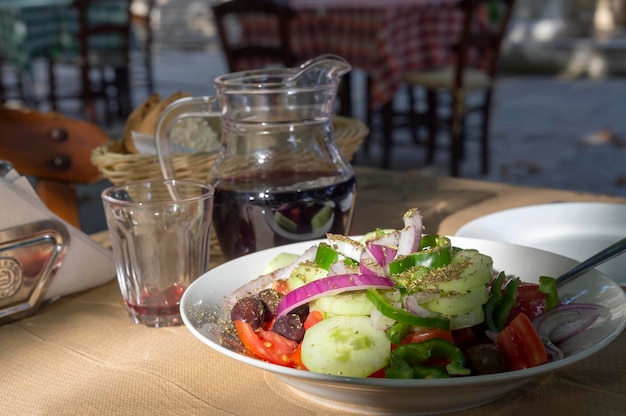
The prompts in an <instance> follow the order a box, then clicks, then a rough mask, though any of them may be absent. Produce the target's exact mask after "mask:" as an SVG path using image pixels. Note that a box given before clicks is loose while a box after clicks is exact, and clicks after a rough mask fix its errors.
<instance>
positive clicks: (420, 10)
mask: <svg viewBox="0 0 626 416" xmlns="http://www.w3.org/2000/svg"><path fill="white" fill-rule="evenodd" d="M457 3H458V0H412V1H409V0H377V1H372V0H360V1H356V0H334V1H332V2H331V1H328V2H327V1H315V2H313V1H311V0H290V1H289V5H290V6H291V7H292V8H293V9H294V10H295V11H296V14H297V16H296V18H295V19H294V21H293V22H292V26H291V33H292V35H293V37H292V48H293V50H294V52H295V53H296V55H297V56H298V57H299V58H300V60H302V61H305V60H307V59H310V58H313V57H315V56H318V55H321V54H325V53H333V54H337V55H340V56H342V57H344V58H345V59H346V60H348V61H349V62H350V64H351V65H352V66H353V67H354V68H358V69H361V70H364V71H366V72H367V73H368V75H369V76H370V79H371V80H372V90H371V91H370V103H369V104H370V107H372V108H375V107H377V106H380V105H382V104H384V103H386V102H388V101H389V100H391V99H392V98H393V96H394V94H395V92H396V90H397V89H398V87H399V86H400V84H401V83H402V80H403V77H404V75H405V74H406V73H407V72H409V71H414V70H419V69H424V68H429V67H430V68H432V67H436V66H441V65H443V64H445V63H447V62H448V60H449V53H448V51H449V48H450V45H451V44H452V43H453V42H454V41H455V39H456V38H457V36H458V33H459V31H460V30H461V24H462V17H461V14H460V10H459V9H458V8H457V7H456V4H457ZM246 33H247V36H254V37H256V38H268V40H269V39H272V38H274V39H276V37H275V36H276V30H275V28H272V27H269V26H268V22H267V21H263V20H258V21H255V22H254V23H253V22H248V25H247V29H246Z"/></svg>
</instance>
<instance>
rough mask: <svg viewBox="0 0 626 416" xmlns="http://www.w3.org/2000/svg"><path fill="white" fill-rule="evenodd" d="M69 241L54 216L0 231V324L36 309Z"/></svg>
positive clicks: (65, 232)
mask: <svg viewBox="0 0 626 416" xmlns="http://www.w3.org/2000/svg"><path fill="white" fill-rule="evenodd" d="M69 243H70V234H69V232H68V230H67V227H65V225H63V224H62V223H61V222H60V221H56V220H53V219H46V220H41V221H36V222H31V223H27V224H22V225H18V226H16V227H12V228H8V229H5V230H0V323H6V322H10V321H14V320H18V319H22V318H24V317H26V316H28V315H31V314H33V313H34V312H35V311H36V310H37V309H38V308H39V306H40V305H41V303H42V301H43V299H44V295H45V293H46V291H47V289H48V287H49V286H50V284H51V283H52V280H53V279H54V277H55V275H56V273H57V271H58V269H59V267H60V266H61V264H62V262H63V259H64V257H65V254H66V253H67V250H68V246H69Z"/></svg>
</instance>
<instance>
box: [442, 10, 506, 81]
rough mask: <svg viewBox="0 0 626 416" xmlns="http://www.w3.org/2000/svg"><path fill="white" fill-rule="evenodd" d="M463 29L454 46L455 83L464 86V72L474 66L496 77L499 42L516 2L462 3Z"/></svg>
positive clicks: (500, 43)
mask: <svg viewBox="0 0 626 416" xmlns="http://www.w3.org/2000/svg"><path fill="white" fill-rule="evenodd" d="M459 6H460V7H461V9H462V13H463V27H462V31H461V34H460V35H461V37H460V40H459V42H458V43H457V44H456V45H455V46H454V52H455V56H454V59H455V68H456V72H455V84H456V85H457V86H458V87H461V86H462V85H463V71H464V69H465V68H467V67H468V66H470V67H471V66H477V67H480V68H481V69H482V70H484V71H485V72H486V73H487V75H488V76H489V77H490V78H491V79H493V78H495V76H496V71H497V67H498V59H499V57H500V50H501V45H502V40H503V39H504V36H505V35H506V32H507V28H508V25H509V21H510V19H511V15H512V12H513V8H514V7H515V0H462V1H461V2H460V3H459Z"/></svg>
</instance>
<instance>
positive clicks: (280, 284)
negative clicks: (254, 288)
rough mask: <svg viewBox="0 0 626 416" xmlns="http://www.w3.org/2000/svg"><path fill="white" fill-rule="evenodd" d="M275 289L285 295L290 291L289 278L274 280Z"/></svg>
mask: <svg viewBox="0 0 626 416" xmlns="http://www.w3.org/2000/svg"><path fill="white" fill-rule="evenodd" d="M274 289H275V290H276V291H277V292H278V293H280V294H281V295H282V296H285V295H286V294H287V293H289V285H288V284H287V280H285V279H278V280H276V281H275V282H274Z"/></svg>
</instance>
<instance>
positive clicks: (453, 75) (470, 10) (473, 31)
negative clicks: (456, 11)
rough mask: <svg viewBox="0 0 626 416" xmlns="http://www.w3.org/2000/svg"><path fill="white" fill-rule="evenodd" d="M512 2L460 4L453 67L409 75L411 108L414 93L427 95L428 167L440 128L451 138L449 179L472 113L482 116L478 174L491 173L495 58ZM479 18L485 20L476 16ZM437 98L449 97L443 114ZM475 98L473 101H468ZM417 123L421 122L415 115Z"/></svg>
mask: <svg viewBox="0 0 626 416" xmlns="http://www.w3.org/2000/svg"><path fill="white" fill-rule="evenodd" d="M514 6H515V0H461V1H460V2H459V7H461V10H462V13H463V28H462V31H461V36H460V38H459V40H458V42H457V43H455V44H454V45H453V48H452V52H453V56H452V58H453V59H452V61H453V63H452V64H451V65H450V66H448V67H445V68H438V69H435V70H426V71H419V72H413V73H409V74H408V75H407V76H406V83H407V84H408V86H409V105H410V107H411V109H412V110H413V109H414V108H415V96H414V92H415V91H414V89H415V88H418V87H419V88H422V89H423V90H425V92H426V94H425V95H426V97H427V110H426V118H427V125H428V141H427V161H428V162H429V163H430V162H432V161H433V159H434V152H435V148H436V144H437V136H438V133H439V127H441V126H444V127H446V128H447V130H448V131H449V134H450V143H449V153H450V160H449V169H450V174H451V175H452V176H459V175H460V167H459V164H460V161H461V159H462V157H463V153H464V140H465V136H466V134H465V133H466V127H467V126H466V123H465V120H466V116H467V115H468V114H469V113H470V112H479V113H480V114H481V125H480V143H481V172H482V173H483V174H486V173H487V172H488V171H489V127H490V118H491V104H492V103H491V100H492V96H493V92H494V88H495V85H496V78H497V69H498V58H499V56H500V49H501V43H502V40H503V38H504V36H505V34H506V30H507V27H508V23H509V20H510V18H511V14H512V12H513V8H514ZM478 13H483V15H478ZM440 93H444V94H447V95H448V96H449V97H448V101H447V104H446V107H447V108H444V109H442V108H441V106H440V102H439V98H440V95H439V94H440ZM471 93H482V100H480V101H479V103H478V104H476V105H470V104H469V102H468V97H469V95H470V94H471ZM472 98H474V97H472ZM413 117H414V118H415V120H419V118H418V115H417V114H416V113H414V114H413Z"/></svg>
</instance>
